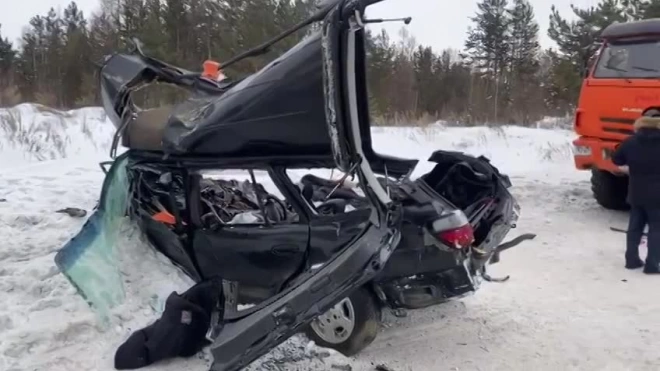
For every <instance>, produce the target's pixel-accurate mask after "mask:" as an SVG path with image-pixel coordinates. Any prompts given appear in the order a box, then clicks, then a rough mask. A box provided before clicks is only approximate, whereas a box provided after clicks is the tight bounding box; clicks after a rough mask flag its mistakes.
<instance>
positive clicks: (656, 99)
mask: <svg viewBox="0 0 660 371" xmlns="http://www.w3.org/2000/svg"><path fill="white" fill-rule="evenodd" d="M601 41H602V45H601V47H600V49H599V51H598V53H597V54H596V56H595V58H594V59H593V63H591V65H590V66H589V68H588V69H587V72H586V76H585V78H584V80H583V82H582V88H581V91H580V98H579V101H578V107H577V110H576V112H575V119H574V130H575V133H576V134H577V135H578V136H579V137H578V138H577V139H576V140H574V141H573V155H574V160H575V166H576V168H577V169H578V170H590V171H591V172H592V177H591V183H592V190H593V193H594V197H595V199H596V201H597V202H598V203H599V204H600V205H601V206H603V207H605V208H607V209H612V210H626V209H628V207H629V206H628V204H627V202H626V196H627V193H628V177H627V175H626V174H624V173H622V172H621V171H620V170H619V169H618V167H617V166H616V165H614V164H613V163H612V161H611V155H612V153H613V151H614V150H615V148H616V147H617V146H618V145H619V144H620V143H621V142H622V141H623V140H624V139H626V138H627V137H628V136H629V135H631V134H633V124H634V123H635V120H637V119H638V118H639V117H640V116H660V18H655V19H648V20H643V21H635V22H627V23H615V24H612V25H610V26H608V27H607V28H605V29H604V30H603V32H602V33H601Z"/></svg>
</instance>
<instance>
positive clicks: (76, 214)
mask: <svg viewBox="0 0 660 371" xmlns="http://www.w3.org/2000/svg"><path fill="white" fill-rule="evenodd" d="M56 213H61V214H68V215H69V216H70V217H72V218H84V217H85V215H87V211H85V210H83V209H79V208H77V207H67V208H64V209H60V210H57V211H56Z"/></svg>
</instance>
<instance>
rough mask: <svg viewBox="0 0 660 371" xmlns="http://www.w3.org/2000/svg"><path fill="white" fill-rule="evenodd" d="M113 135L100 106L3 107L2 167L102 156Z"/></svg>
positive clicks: (0, 127) (0, 130)
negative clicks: (73, 107) (62, 108)
mask: <svg viewBox="0 0 660 371" xmlns="http://www.w3.org/2000/svg"><path fill="white" fill-rule="evenodd" d="M113 134H114V127H113V126H112V124H111V123H110V122H109V121H108V120H107V119H106V115H105V113H104V112H103V109H101V108H96V107H93V108H83V109H78V110H73V111H57V110H54V109H51V108H48V107H45V106H41V105H34V104H21V105H18V106H16V107H13V108H7V109H0V168H7V167H15V166H21V165H23V164H25V163H30V162H37V161H48V160H57V159H62V158H74V157H80V158H85V157H87V158H88V157H89V156H90V155H91V156H92V157H93V158H99V157H100V156H102V155H104V154H107V153H108V151H109V149H110V145H111V143H112V136H113ZM106 156H107V155H106Z"/></svg>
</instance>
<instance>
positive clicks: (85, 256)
mask: <svg viewBox="0 0 660 371" xmlns="http://www.w3.org/2000/svg"><path fill="white" fill-rule="evenodd" d="M126 162H127V159H126V156H120V157H118V158H117V159H116V160H115V162H114V163H113V165H112V167H111V168H110V170H109V172H108V174H107V175H106V179H105V181H104V183H103V189H102V191H101V200H100V202H99V206H98V209H97V210H95V211H94V212H93V213H92V215H91V216H90V218H89V219H88V220H87V222H86V223H85V225H83V227H82V229H81V231H80V232H79V233H78V234H77V235H76V236H75V237H74V238H72V239H71V240H70V241H69V242H67V244H66V245H65V246H64V247H63V248H62V249H61V250H60V251H59V252H58V253H57V255H56V256H55V263H56V264H57V266H58V268H59V269H60V270H61V271H62V273H63V274H64V275H65V276H66V277H67V279H68V280H69V281H70V282H71V283H72V284H73V285H74V287H75V288H76V289H77V290H78V293H79V294H80V295H81V296H82V297H83V298H84V299H85V300H86V301H87V302H88V303H89V305H90V306H91V307H92V308H93V309H94V310H95V311H96V312H97V314H98V315H99V316H100V317H101V319H102V322H103V323H106V324H107V321H108V318H109V314H110V313H109V312H110V310H111V309H112V308H114V307H115V306H117V305H119V304H121V303H122V302H123V300H124V297H125V292H124V287H123V283H122V279H121V272H120V270H119V264H118V261H117V254H116V251H115V243H116V241H117V238H118V234H119V231H120V225H121V222H122V219H123V217H124V216H125V213H126V206H127V197H128V181H127V177H126Z"/></svg>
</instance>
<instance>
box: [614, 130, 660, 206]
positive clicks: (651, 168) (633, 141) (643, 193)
mask: <svg viewBox="0 0 660 371" xmlns="http://www.w3.org/2000/svg"><path fill="white" fill-rule="evenodd" d="M640 122H641V124H640ZM635 125H636V128H637V131H636V132H635V134H633V135H631V136H630V137H628V138H626V140H624V141H623V142H622V143H621V144H620V145H619V147H618V148H617V149H616V151H615V152H614V154H613V155H612V162H613V163H614V164H615V165H617V166H628V169H629V172H630V177H629V185H628V203H629V204H630V205H632V206H644V207H645V208H660V118H656V117H645V118H642V119H640V120H638V122H636V123H635Z"/></svg>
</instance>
